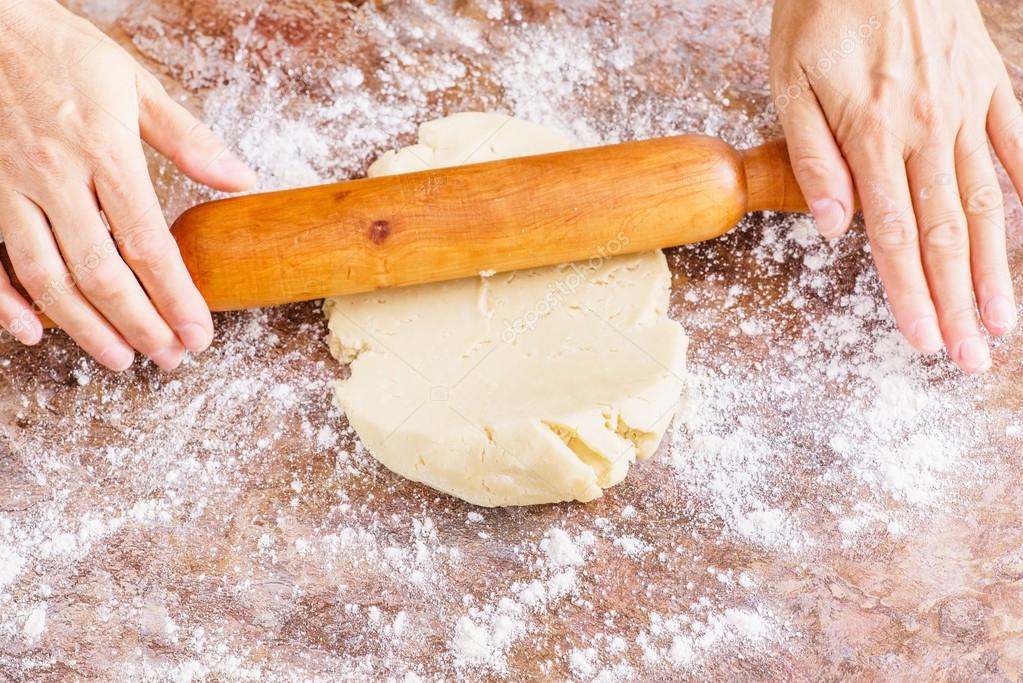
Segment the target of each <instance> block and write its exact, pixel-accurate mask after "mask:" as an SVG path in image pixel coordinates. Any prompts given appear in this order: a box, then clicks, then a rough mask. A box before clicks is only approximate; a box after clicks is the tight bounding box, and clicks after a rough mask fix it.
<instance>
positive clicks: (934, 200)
mask: <svg viewBox="0 0 1023 683" xmlns="http://www.w3.org/2000/svg"><path fill="white" fill-rule="evenodd" d="M906 170H907V171H908V173H909V185H910V189H911V190H912V192H913V200H914V207H915V208H916V215H917V221H918V222H919V225H920V244H921V249H922V252H923V264H924V272H925V273H926V275H927V283H928V285H929V286H930V290H931V296H932V297H933V298H934V303H935V306H936V308H937V311H938V322H939V323H940V324H941V332H942V336H943V337H944V339H945V347H946V348H947V349H948V353H949V356H951V357H952V360H954V361H955V362H956V364H957V365H959V367H960V368H962V369H963V370H964V371H966V372H984V371H986V370H988V369H990V367H991V352H990V349H989V348H988V343H987V340H986V339H985V338H984V335H983V334H982V333H981V330H980V324H979V323H978V320H977V306H976V299H975V297H974V293H973V277H972V274H971V269H970V241H969V230H968V226H967V223H966V215H965V213H964V212H963V203H962V199H961V197H960V194H959V187H958V181H957V178H956V172H955V155H954V151H953V149H952V145H947V146H946V145H943V144H941V143H938V142H935V143H933V144H929V145H928V146H927V147H925V148H924V149H923V150H921V151H919V152H917V153H915V154H913V155H912V156H910V158H909V159H908V161H907V164H906Z"/></svg>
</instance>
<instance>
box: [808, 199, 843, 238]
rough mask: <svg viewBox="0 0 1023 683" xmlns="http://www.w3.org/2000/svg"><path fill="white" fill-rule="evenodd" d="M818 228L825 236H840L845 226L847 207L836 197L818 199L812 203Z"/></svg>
mask: <svg viewBox="0 0 1023 683" xmlns="http://www.w3.org/2000/svg"><path fill="white" fill-rule="evenodd" d="M810 211H812V212H813V219H814V220H815V221H817V229H818V230H820V233H821V236H822V237H825V238H832V237H838V235H839V233H840V232H841V231H842V228H843V227H844V226H845V216H846V213H845V207H843V206H842V204H841V202H838V201H836V200H834V199H818V200H817V201H815V202H813V203H812V204H811V205H810Z"/></svg>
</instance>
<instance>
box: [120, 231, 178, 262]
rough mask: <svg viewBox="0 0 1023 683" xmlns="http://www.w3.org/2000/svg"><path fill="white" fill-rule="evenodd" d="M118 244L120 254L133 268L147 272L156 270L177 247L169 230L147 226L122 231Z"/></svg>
mask: <svg viewBox="0 0 1023 683" xmlns="http://www.w3.org/2000/svg"><path fill="white" fill-rule="evenodd" d="M118 244H119V247H120V249H121V254H122V255H123V256H124V258H125V260H127V261H128V263H130V264H131V266H132V267H133V268H136V269H143V270H146V271H149V272H153V271H156V270H158V268H159V266H160V264H161V263H162V262H163V261H164V260H165V259H167V258H168V257H169V256H171V255H172V254H174V253H175V249H176V248H177V247H176V245H175V244H174V241H173V240H172V239H171V236H170V233H169V232H167V231H166V230H160V229H157V228H148V227H147V228H137V229H135V230H131V231H129V232H127V233H123V234H122V235H121V236H120V238H119V239H118Z"/></svg>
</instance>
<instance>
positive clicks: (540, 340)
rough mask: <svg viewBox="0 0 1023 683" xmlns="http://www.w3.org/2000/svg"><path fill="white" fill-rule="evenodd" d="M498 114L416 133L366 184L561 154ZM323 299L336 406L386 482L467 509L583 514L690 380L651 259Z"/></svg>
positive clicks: (602, 260) (651, 439) (661, 262)
mask: <svg viewBox="0 0 1023 683" xmlns="http://www.w3.org/2000/svg"><path fill="white" fill-rule="evenodd" d="M571 146H572V143H571V141H570V140H568V139H566V138H564V137H562V136H560V135H558V134H556V133H553V132H551V131H550V130H548V129H546V128H543V127H540V126H537V125H534V124H530V123H527V122H524V121H520V120H517V119H512V118H509V117H505V116H498V115H495V114H482V113H466V114H457V115H455V116H451V117H448V118H445V119H441V120H438V121H432V122H429V123H426V124H423V125H422V126H421V127H420V129H419V144H417V145H414V146H412V147H408V148H405V149H403V150H401V151H398V152H389V153H387V154H385V155H384V156H383V157H382V158H381V159H380V160H379V161H377V162H376V163H375V164H374V165H373V166H372V167H371V168H370V175H371V176H374V175H385V174H394V173H407V172H412V171H420V170H424V169H428V168H438V167H442V166H451V165H458V164H465V163H473V162H482V161H490V160H494V159H499V158H507V157H513V156H524V155H529V154H541V153H545V152H551V151H558V150H563V149H567V148H570V147H571ZM620 237H621V241H620V242H618V243H616V244H609V245H603V246H602V247H598V248H595V250H594V252H595V254H596V255H595V256H594V258H592V259H591V260H590V261H588V262H582V263H576V264H567V265H562V266H556V267H548V268H537V269H533V270H526V271H517V272H513V273H501V274H489V273H488V274H481V276H480V277H478V278H471V279H465V280H458V281H454V282H445V283H437V284H428V285H422V286H417V287H409V288H404V289H397V290H389V291H379V292H372V293H368V294H361V295H355V296H347V297H338V298H334V299H329V300H327V302H326V304H325V307H324V308H325V312H326V314H327V315H328V317H329V320H330V322H329V328H330V347H331V351H332V352H333V354H334V356H335V357H336V358H337V359H338V360H339V361H341V362H342V363H348V362H350V363H351V375H350V377H349V378H348V379H346V380H342V381H340V382H338V384H337V401H338V404H339V405H340V407H341V408H342V409H343V410H344V412H345V414H346V415H347V417H348V420H349V422H350V424H351V425H352V426H353V427H354V428H355V430H356V432H357V433H358V435H359V437H360V438H361V439H362V441H363V443H364V444H365V445H366V447H367V448H368V449H369V451H370V453H372V454H373V456H374V457H375V458H377V459H378V460H379V461H380V462H381V463H383V464H384V465H385V466H387V467H388V468H389V469H391V470H393V471H394V472H396V473H398V474H400V475H402V476H405V477H408V478H409V479H413V480H415V481H419V482H422V483H424V484H427V485H428V486H432V487H433V488H435V489H438V490H440V491H444V492H447V493H450V494H451V495H454V496H457V497H459V498H461V499H463V500H466V501H469V502H471V503H475V504H477V505H485V506H498V505H529V504H537V503H554V502H560V501H568V500H578V501H589V500H592V499H594V498H596V497H598V496H600V495H601V492H602V490H603V489H605V488H607V487H610V486H613V485H615V484H617V483H618V482H620V481H621V480H622V479H623V478H624V477H625V475H626V474H627V473H628V470H629V467H630V465H631V464H632V463H633V462H635V461H636V460H637V459H645V458H647V457H649V456H650V455H651V454H652V453H653V452H654V451H655V450H656V449H657V447H658V444H659V443H660V441H661V438H662V437H663V435H664V432H665V430H666V429H667V427H668V425H669V424H670V422H671V420H672V417H673V416H674V414H675V412H676V409H677V406H678V402H679V396H680V394H681V391H682V385H683V376H684V373H685V352H686V343H687V341H686V337H685V334H684V333H683V331H682V328H681V326H680V325H679V324H678V323H676V322H674V321H672V320H671V319H669V318H668V316H667V309H668V297H669V291H670V282H671V276H670V272H669V270H668V266H667V263H666V261H665V258H664V255H663V254H662V253H661V252H659V251H657V252H651V253H645V254H638V255H629V256H616V254H618V253H620V251H621V250H622V248H623V245H624V244H625V241H626V240H627V237H626V236H624V235H622V236H620Z"/></svg>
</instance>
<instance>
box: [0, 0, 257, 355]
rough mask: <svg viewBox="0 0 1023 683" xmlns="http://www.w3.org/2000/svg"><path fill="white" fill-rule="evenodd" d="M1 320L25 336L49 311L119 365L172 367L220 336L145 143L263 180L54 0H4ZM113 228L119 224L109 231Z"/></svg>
mask: <svg viewBox="0 0 1023 683" xmlns="http://www.w3.org/2000/svg"><path fill="white" fill-rule="evenodd" d="M0 103H3V106H4V108H5V112H4V116H3V117H2V118H0V233H2V235H3V238H4V242H5V243H6V245H7V250H8V254H9V256H10V260H11V263H12V265H13V268H14V274H16V275H17V278H18V279H19V280H20V281H21V283H22V284H23V285H24V287H25V289H26V291H27V292H28V294H29V296H30V297H31V299H32V302H31V303H30V302H29V301H27V300H26V299H25V298H24V297H22V296H21V295H20V294H19V293H18V292H17V290H15V288H14V287H12V286H11V283H10V279H9V277H8V274H7V273H5V272H3V270H2V269H0V325H3V327H4V328H6V329H7V330H8V331H9V332H11V333H12V334H13V335H14V336H15V337H16V338H17V339H19V340H20V341H22V342H23V343H26V344H34V343H37V342H38V341H39V340H40V338H41V336H42V326H41V325H40V322H39V318H38V316H37V315H36V312H35V310H33V305H34V306H35V307H36V310H39V311H41V312H43V313H45V314H46V315H47V316H49V317H50V318H51V319H52V320H53V321H54V322H55V323H56V324H57V325H59V326H60V327H61V328H62V329H63V330H64V331H65V332H66V333H67V334H68V335H70V336H71V338H72V339H74V340H75V341H76V342H77V343H78V344H79V345H80V346H81V347H82V348H83V349H84V350H85V351H86V352H87V353H89V354H90V355H92V356H94V357H95V358H96V359H97V360H98V361H99V362H100V363H102V364H103V365H105V366H107V367H108V368H110V369H112V370H117V371H120V370H124V369H126V368H127V367H129V366H130V365H131V364H132V362H133V360H134V355H135V351H136V350H137V351H138V352H140V353H142V354H144V355H146V356H148V357H149V358H150V359H151V360H152V361H153V362H154V363H156V364H157V365H158V366H159V367H161V368H163V369H164V370H169V369H173V368H175V367H177V366H178V365H179V364H180V363H181V360H182V357H183V355H184V351H185V349H186V348H187V349H188V350H190V351H193V352H199V351H202V350H204V349H205V348H206V347H207V346H209V344H210V342H211V341H212V339H213V321H212V319H211V317H210V313H209V310H208V309H207V307H206V303H205V302H204V301H203V298H202V295H201V294H200V293H199V291H198V290H197V289H196V287H195V285H194V284H193V283H192V280H191V278H190V277H189V274H188V270H187V269H186V268H185V265H184V263H183V262H182V260H181V257H180V254H179V252H178V248H177V244H176V243H175V241H174V239H173V237H172V236H171V233H170V230H169V229H168V226H167V222H166V220H165V219H164V216H163V212H162V211H161V208H160V204H159V200H158V199H157V196H156V192H155V191H154V189H153V185H152V182H151V180H150V177H149V169H148V167H147V164H146V158H145V155H144V152H143V148H142V141H143V140H144V141H146V142H147V143H149V144H150V145H152V146H153V147H154V148H155V149H156V150H157V151H158V152H160V153H162V154H164V155H166V156H167V157H168V158H169V159H170V160H171V161H172V162H173V163H174V164H175V165H176V166H177V167H178V168H180V169H181V170H182V171H183V172H184V173H185V174H186V175H188V176H189V177H191V178H193V179H194V180H196V181H198V182H201V183H204V184H206V185H209V186H211V187H214V188H217V189H219V190H224V191H239V190H243V189H246V188H248V187H250V186H251V185H252V184H253V183H254V182H255V180H256V178H255V174H254V173H253V171H252V170H251V169H250V168H249V167H248V166H246V165H245V164H244V163H242V162H241V161H239V160H238V159H236V158H235V157H233V156H232V155H231V154H230V153H229V152H227V151H226V149H225V148H224V146H223V144H222V143H221V142H220V141H219V140H218V139H217V138H216V136H214V134H213V133H212V132H211V131H210V130H209V129H208V128H207V127H205V126H204V125H202V124H201V123H199V122H198V121H197V120H196V119H195V118H193V117H192V115H191V114H189V113H188V112H187V111H186V110H185V109H184V108H183V107H182V106H181V105H180V104H178V103H177V102H175V101H174V100H173V99H171V97H170V96H169V95H167V93H166V92H165V91H164V89H163V87H162V86H161V85H160V83H159V82H158V81H157V80H156V78H155V77H153V76H152V75H151V74H149V73H148V72H147V71H146V70H145V69H143V68H142V67H141V66H140V65H139V64H137V63H136V62H135V60H133V59H132V58H131V56H130V55H128V53H126V52H125V51H124V50H122V49H121V48H120V46H118V45H117V44H116V43H114V42H113V41H112V40H110V39H109V38H108V37H107V36H105V35H104V34H103V33H102V32H101V31H99V30H98V29H97V28H96V27H94V26H93V25H92V24H90V23H89V22H87V21H85V20H84V19H81V18H79V17H77V16H75V15H74V14H72V13H71V12H69V11H67V10H65V9H64V8H63V7H61V6H60V5H59V4H57V3H56V2H54V1H53V0H21V1H20V2H19V1H16V0H15V1H8V0H0ZM108 226H109V228H108Z"/></svg>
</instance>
